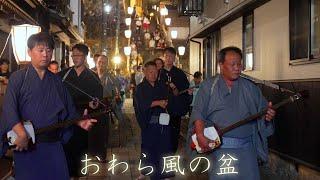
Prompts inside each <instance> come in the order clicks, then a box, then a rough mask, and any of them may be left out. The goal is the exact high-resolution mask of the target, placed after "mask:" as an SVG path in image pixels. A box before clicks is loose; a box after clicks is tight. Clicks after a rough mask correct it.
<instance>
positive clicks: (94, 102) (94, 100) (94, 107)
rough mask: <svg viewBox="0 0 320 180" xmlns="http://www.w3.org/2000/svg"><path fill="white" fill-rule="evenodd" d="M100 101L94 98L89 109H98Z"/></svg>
mask: <svg viewBox="0 0 320 180" xmlns="http://www.w3.org/2000/svg"><path fill="white" fill-rule="evenodd" d="M98 101H99V99H98V98H94V99H93V100H92V101H90V102H89V107H90V108H91V109H97V108H98V107H99V102H98Z"/></svg>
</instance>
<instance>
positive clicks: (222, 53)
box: [218, 46, 242, 63]
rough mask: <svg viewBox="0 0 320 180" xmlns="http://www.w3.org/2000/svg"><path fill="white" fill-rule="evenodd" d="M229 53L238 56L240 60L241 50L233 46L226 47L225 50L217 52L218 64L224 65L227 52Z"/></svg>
mask: <svg viewBox="0 0 320 180" xmlns="http://www.w3.org/2000/svg"><path fill="white" fill-rule="evenodd" d="M231 51H232V52H235V53H237V54H239V56H240V57H241V59H242V52H241V49H239V48H238V47H235V46H228V47H225V48H223V49H221V50H220V51H219V54H218V62H219V63H224V61H225V58H226V54H227V52H231Z"/></svg>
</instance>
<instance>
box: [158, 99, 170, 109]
mask: <svg viewBox="0 0 320 180" xmlns="http://www.w3.org/2000/svg"><path fill="white" fill-rule="evenodd" d="M167 105H168V100H159V106H160V107H162V108H163V109H165V108H166V107H167Z"/></svg>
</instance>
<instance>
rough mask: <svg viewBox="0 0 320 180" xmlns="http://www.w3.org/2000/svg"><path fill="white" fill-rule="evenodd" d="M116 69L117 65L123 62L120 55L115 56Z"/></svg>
mask: <svg viewBox="0 0 320 180" xmlns="http://www.w3.org/2000/svg"><path fill="white" fill-rule="evenodd" d="M112 60H113V62H114V69H117V66H118V65H119V64H120V63H121V57H120V56H119V55H115V56H114V57H113V59H112Z"/></svg>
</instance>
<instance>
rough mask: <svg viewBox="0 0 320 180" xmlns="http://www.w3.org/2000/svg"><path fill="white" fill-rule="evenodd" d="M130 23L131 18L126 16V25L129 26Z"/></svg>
mask: <svg viewBox="0 0 320 180" xmlns="http://www.w3.org/2000/svg"><path fill="white" fill-rule="evenodd" d="M130 24H131V18H126V25H127V26H130Z"/></svg>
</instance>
